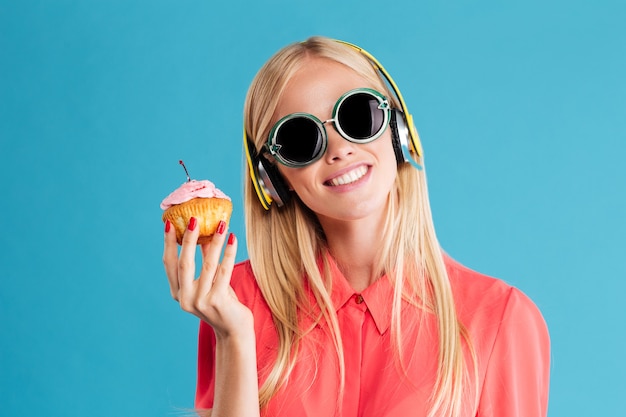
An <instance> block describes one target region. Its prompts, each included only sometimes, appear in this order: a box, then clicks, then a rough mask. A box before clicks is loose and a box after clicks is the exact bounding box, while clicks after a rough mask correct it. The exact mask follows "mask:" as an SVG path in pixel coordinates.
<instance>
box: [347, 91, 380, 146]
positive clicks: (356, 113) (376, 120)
mask: <svg viewBox="0 0 626 417" xmlns="http://www.w3.org/2000/svg"><path fill="white" fill-rule="evenodd" d="M379 105H380V103H379V102H378V100H376V98H375V97H374V96H372V95H371V94H367V93H357V94H354V95H352V96H350V97H348V98H347V99H345V101H344V102H343V103H342V104H341V107H340V108H339V110H338V112H337V113H338V114H337V118H338V122H339V125H340V126H341V129H342V130H343V131H344V132H345V133H346V134H347V135H348V136H350V137H351V138H353V139H357V140H358V139H362V140H365V139H369V138H371V137H372V136H374V135H376V134H377V133H378V132H380V130H381V129H382V128H383V123H384V121H385V113H384V110H381V109H379V108H378V106H379Z"/></svg>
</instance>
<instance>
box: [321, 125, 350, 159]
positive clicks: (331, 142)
mask: <svg viewBox="0 0 626 417" xmlns="http://www.w3.org/2000/svg"><path fill="white" fill-rule="evenodd" d="M326 133H327V135H328V147H327V148H326V154H325V155H324V158H325V159H326V162H327V163H329V164H332V163H334V162H337V161H340V160H343V159H346V158H349V157H350V156H351V155H353V154H354V146H355V144H354V143H352V142H350V141H349V140H347V139H345V138H344V137H343V136H341V135H340V134H339V132H337V129H336V128H335V125H334V123H333V124H332V125H331V126H328V125H327V127H326Z"/></svg>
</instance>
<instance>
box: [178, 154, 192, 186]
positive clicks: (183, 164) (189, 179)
mask: <svg viewBox="0 0 626 417" xmlns="http://www.w3.org/2000/svg"><path fill="white" fill-rule="evenodd" d="M178 163H179V164H181V165H182V166H183V169H184V170H185V174H187V182H190V181H191V178H189V172H188V171H187V167H186V166H185V163H184V162H183V160H182V159H180V160H179V161H178Z"/></svg>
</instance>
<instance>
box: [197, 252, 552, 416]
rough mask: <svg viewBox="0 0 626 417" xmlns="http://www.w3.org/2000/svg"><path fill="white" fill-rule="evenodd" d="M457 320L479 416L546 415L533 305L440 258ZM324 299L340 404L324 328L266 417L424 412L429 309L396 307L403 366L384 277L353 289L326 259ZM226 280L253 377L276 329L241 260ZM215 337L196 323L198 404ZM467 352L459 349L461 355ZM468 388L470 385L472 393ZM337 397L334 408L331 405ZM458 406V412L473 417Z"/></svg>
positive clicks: (269, 361) (206, 386)
mask: <svg viewBox="0 0 626 417" xmlns="http://www.w3.org/2000/svg"><path fill="white" fill-rule="evenodd" d="M446 264H447V269H448V274H449V277H450V282H451V285H452V289H453V293H454V298H455V302H456V306H457V314H458V316H459V318H460V321H461V323H462V324H463V325H464V326H465V328H466V329H467V330H468V333H469V334H470V337H471V340H472V343H473V346H474V349H475V352H476V357H477V361H478V386H474V387H473V388H472V389H474V390H478V393H479V404H478V410H477V414H474V415H475V416H480V417H540V416H541V417H542V416H546V413H547V403H548V387H549V367H550V340H549V335H548V331H547V328H546V324H545V322H544V320H543V317H542V316H541V313H540V312H539V310H538V309H537V307H536V306H535V305H534V304H533V302H532V301H531V300H530V299H529V298H528V297H526V296H525V295H524V294H523V293H522V292H520V291H519V290H517V289H516V288H513V287H511V286H509V285H507V284H505V283H504V282H503V281H501V280H497V279H494V278H490V277H487V276H484V275H481V274H479V273H477V272H474V271H472V270H470V269H467V268H465V267H464V266H462V265H460V264H458V263H456V262H455V261H453V260H451V259H449V258H447V259H446ZM331 265H332V272H333V276H334V283H335V285H334V287H333V293H332V298H333V302H334V305H335V308H336V310H337V316H338V319H339V326H340V330H341V335H342V338H343V343H344V352H345V369H346V385H345V391H344V395H343V397H342V398H341V401H338V386H339V385H338V381H339V373H338V369H339V366H338V360H337V358H336V353H335V349H334V347H333V344H332V341H331V340H330V339H329V337H328V335H327V333H326V331H325V329H324V326H317V327H316V328H315V329H314V330H313V332H312V333H311V334H309V336H308V337H307V338H306V340H305V341H304V342H302V344H301V347H300V353H299V356H298V360H297V362H296V365H295V368H294V370H293V372H292V374H291V376H290V378H289V381H288V382H287V383H286V384H285V385H284V386H283V388H281V390H280V391H279V392H278V393H277V394H276V395H275V396H274V397H273V398H272V399H271V401H270V403H269V405H268V407H267V408H266V409H265V410H264V413H263V414H264V415H266V416H299V417H300V416H315V417H319V416H346V417H352V416H354V417H381V416H385V417H407V416H413V417H423V416H424V417H425V416H426V415H427V413H428V404H429V397H430V395H431V394H432V390H433V386H434V382H435V377H436V370H437V354H438V338H437V323H436V319H435V317H434V316H433V315H432V314H429V313H425V312H423V311H421V310H418V309H416V308H415V307H411V306H410V305H408V304H405V305H404V306H403V310H402V332H403V349H402V353H401V354H402V364H403V366H399V365H398V361H397V360H396V359H394V357H395V356H394V355H395V353H394V351H393V345H394V342H393V340H392V338H391V331H390V318H391V302H390V300H391V299H392V292H393V289H392V286H391V284H390V281H389V280H388V279H387V277H382V278H381V279H379V280H378V281H376V282H375V283H374V284H372V285H371V286H370V287H368V288H367V289H365V290H364V291H363V292H362V293H361V294H356V293H355V291H354V290H353V289H352V288H351V287H350V285H349V284H348V282H347V281H346V279H345V278H344V276H343V275H342V274H341V272H340V271H339V269H338V268H337V266H336V265H335V264H334V262H331ZM232 286H233V289H234V290H235V292H236V293H237V295H238V297H239V300H240V301H241V302H242V303H244V304H245V305H247V306H248V307H249V308H250V309H251V310H252V313H253V315H254V320H255V331H256V348H257V366H258V373H259V380H260V381H264V380H265V378H266V377H267V375H268V373H269V371H270V370H271V367H272V365H273V364H274V359H275V357H276V349H277V344H278V336H277V334H276V330H275V328H274V325H273V322H272V317H271V314H270V311H269V308H268V307H267V305H266V303H265V301H264V300H263V297H262V296H261V293H260V290H259V288H258V286H257V284H256V281H255V279H254V276H253V275H252V270H251V268H250V264H249V263H248V262H243V263H240V264H238V265H237V266H236V267H235V271H234V273H233V277H232ZM214 353H215V337H214V334H213V330H212V329H211V327H210V326H209V325H208V324H206V323H204V322H201V323H200V335H199V352H198V383H197V392H196V408H198V409H209V408H212V407H213V392H214V388H215V387H214ZM466 357H469V356H467V352H466ZM474 392H476V391H474ZM338 403H339V404H340V411H339V412H338V411H337V405H338ZM471 415H472V414H471V413H470V411H466V412H465V413H464V414H463V416H468V417H469V416H471Z"/></svg>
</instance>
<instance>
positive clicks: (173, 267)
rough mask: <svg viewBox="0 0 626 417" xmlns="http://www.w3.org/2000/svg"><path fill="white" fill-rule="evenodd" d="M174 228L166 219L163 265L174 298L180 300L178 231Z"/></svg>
mask: <svg viewBox="0 0 626 417" xmlns="http://www.w3.org/2000/svg"><path fill="white" fill-rule="evenodd" d="M173 229H174V228H173V227H172V224H171V223H170V221H169V220H166V221H165V233H164V239H163V240H164V242H163V266H164V267H165V275H167V280H168V282H169V284H170V293H171V294H172V298H174V299H175V300H177V301H178V290H179V286H178V244H177V243H176V231H175V230H173Z"/></svg>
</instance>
